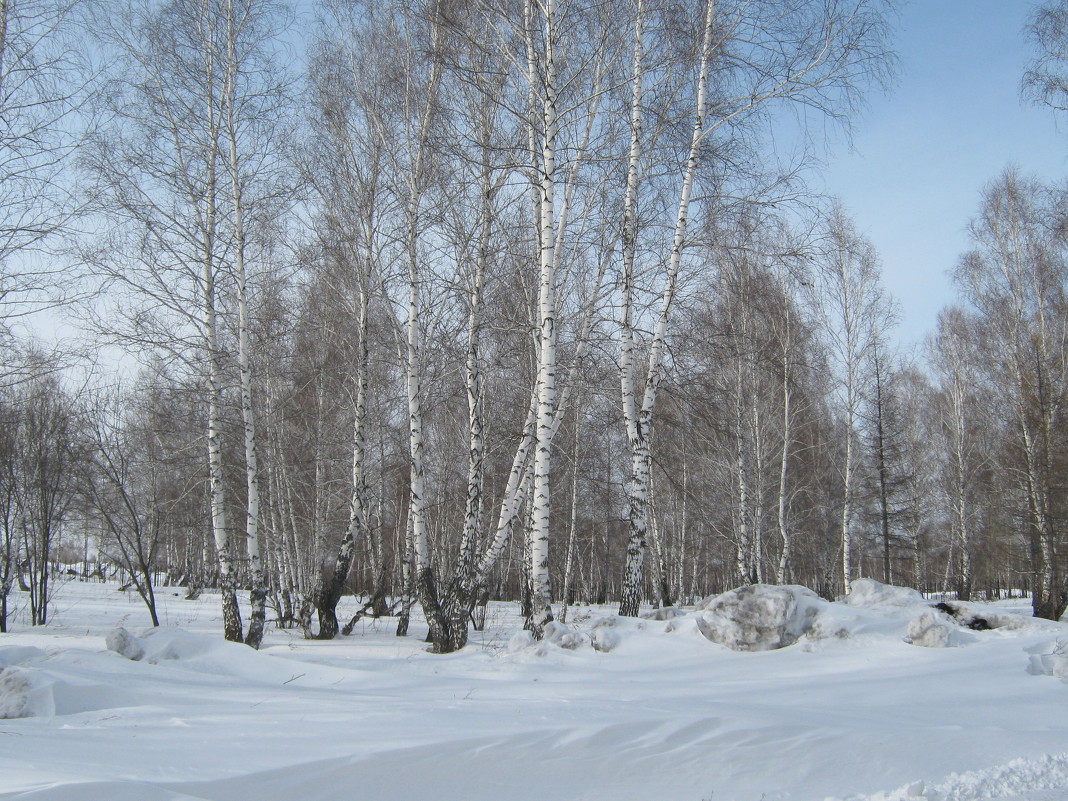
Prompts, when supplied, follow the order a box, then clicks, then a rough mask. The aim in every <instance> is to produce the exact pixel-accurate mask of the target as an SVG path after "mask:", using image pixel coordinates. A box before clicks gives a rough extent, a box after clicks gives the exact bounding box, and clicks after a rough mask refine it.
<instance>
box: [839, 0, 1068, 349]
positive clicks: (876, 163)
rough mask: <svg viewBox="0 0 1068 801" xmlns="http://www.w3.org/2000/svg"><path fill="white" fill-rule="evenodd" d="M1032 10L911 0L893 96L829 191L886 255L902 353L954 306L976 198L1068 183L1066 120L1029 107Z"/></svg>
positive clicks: (842, 152)
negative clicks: (1027, 177) (1010, 184)
mask: <svg viewBox="0 0 1068 801" xmlns="http://www.w3.org/2000/svg"><path fill="white" fill-rule="evenodd" d="M1035 5H1036V3H1033V2H1029V1H1028V0H911V2H909V3H908V4H907V5H906V6H904V7H903V9H902V10H901V13H900V16H899V17H898V20H897V23H896V25H895V36H894V46H895V49H896V50H897V53H898V56H899V58H900V64H899V70H898V78H897V81H896V85H895V86H894V87H893V88H892V89H891V90H890V91H889V92H888V93H887V94H885V95H881V94H872V95H871V96H870V97H869V101H868V105H869V107H868V109H867V110H866V111H865V112H864V113H862V114H861V115H860V116H859V117H858V118H857V119H856V120H855V123H854V131H853V142H852V150H851V149H850V148H849V146H847V145H845V144H842V145H840V146H838V147H836V148H834V149H833V150H832V152H831V155H830V156H829V158H828V160H827V169H826V170H825V171H824V174H823V177H822V181H823V182H824V184H825V188H826V190H827V191H828V192H831V193H833V194H836V195H838V196H839V197H840V198H841V199H842V201H843V203H844V204H845V206H846V208H847V209H848V210H849V211H850V212H851V214H852V215H853V218H854V220H855V221H856V224H857V227H858V228H859V229H860V230H861V231H862V232H863V233H865V234H866V235H867V236H868V237H869V238H870V239H871V240H872V241H873V242H874V243H875V246H876V248H877V249H878V250H879V253H880V256H881V259H882V263H883V280H884V283H885V284H886V286H887V288H888V289H889V290H890V292H891V293H892V294H893V295H894V297H895V298H897V299H898V301H899V302H900V304H901V307H902V312H903V314H902V325H901V330H900V331H899V339H900V341H901V343H902V344H903V345H904V346H906V347H907V346H911V345H914V344H917V343H920V342H922V341H923V338H924V337H925V336H926V335H927V334H928V333H930V332H933V331H934V326H935V320H936V317H937V314H938V310H939V309H940V308H942V306H944V305H946V304H947V303H950V302H953V301H954V297H955V293H954V290H953V287H952V282H951V280H950V278H949V275H948V271H949V270H950V269H952V267H953V265H954V264H955V263H956V261H957V259H958V257H959V255H960V254H961V253H962V252H963V251H964V250H966V249H967V248H968V236H967V232H966V226H967V224H968V220H969V219H970V218H971V217H972V216H973V215H974V214H975V212H976V211H977V209H978V203H979V192H980V190H981V189H982V187H983V186H984V185H985V184H986V183H988V182H989V181H991V180H992V179H993V178H995V177H996V176H997V175H998V174H999V173H1000V172H1001V171H1002V170H1003V169H1004V168H1005V167H1006V166H1008V165H1009V164H1015V165H1017V166H1018V167H1020V168H1021V169H1022V170H1023V171H1025V172H1027V173H1033V174H1036V175H1038V176H1040V177H1042V178H1044V179H1046V180H1052V181H1059V180H1061V179H1063V178H1065V177H1066V176H1068V119H1063V120H1057V119H1055V118H1054V116H1053V113H1052V112H1050V111H1047V110H1045V109H1040V108H1037V107H1035V106H1032V105H1029V104H1027V103H1025V102H1024V101H1022V100H1021V99H1020V91H1019V87H1020V78H1021V77H1022V75H1023V72H1024V69H1025V68H1026V65H1027V63H1028V61H1029V60H1030V58H1031V53H1032V51H1031V47H1030V44H1029V43H1028V42H1027V41H1026V39H1025V37H1024V34H1023V28H1024V26H1025V24H1026V23H1027V20H1028V18H1029V16H1030V13H1031V11H1032V9H1033V8H1034V7H1035Z"/></svg>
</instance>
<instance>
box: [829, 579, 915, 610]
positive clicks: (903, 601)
mask: <svg viewBox="0 0 1068 801" xmlns="http://www.w3.org/2000/svg"><path fill="white" fill-rule="evenodd" d="M842 600H843V601H844V602H845V603H847V604H849V605H850V606H912V605H914V604H925V603H927V602H926V600H924V597H923V595H921V594H920V593H919V592H918V591H917V590H914V589H912V588H910V587H893V586H891V585H889V584H883V583H882V582H879V581H876V580H875V579H870V578H859V579H854V580H853V581H852V582H850V587H849V593H848V594H847V595H846V596H845V598H843V599H842Z"/></svg>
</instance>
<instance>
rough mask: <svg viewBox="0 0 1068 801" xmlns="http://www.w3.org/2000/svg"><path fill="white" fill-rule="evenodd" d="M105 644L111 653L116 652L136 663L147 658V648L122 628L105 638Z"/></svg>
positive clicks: (109, 633)
mask: <svg viewBox="0 0 1068 801" xmlns="http://www.w3.org/2000/svg"><path fill="white" fill-rule="evenodd" d="M104 644H105V645H106V646H107V649H108V650H109V651H114V652H115V653H117V654H119V655H120V656H125V657H126V658H127V659H131V660H133V661H134V662H137V661H140V660H141V659H144V657H145V647H144V645H142V644H141V640H139V639H138V638H137V637H134V636H133V635H132V634H130V632H128V631H127V630H126V629H124V628H123V627H122V626H119V627H118V628H117V629H113V630H112V631H110V632H108V635H107V637H105V638H104Z"/></svg>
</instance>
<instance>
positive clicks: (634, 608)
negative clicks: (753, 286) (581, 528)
mask: <svg viewBox="0 0 1068 801" xmlns="http://www.w3.org/2000/svg"><path fill="white" fill-rule="evenodd" d="M714 9H715V2H714V0H707V2H706V4H705V16H704V34H703V41H702V46H701V63H700V67H699V72H698V79H697V97H696V102H695V108H694V125H693V132H692V135H691V138H690V149H689V153H688V155H687V158H686V168H685V171H684V172H683V179H682V187H681V189H680V191H679V203H678V212H677V215H676V218H675V231H674V235H673V237H672V243H671V255H670V257H669V259H668V265H667V273H666V275H665V277H664V288H663V292H662V293H661V298H660V314H659V317H658V319H657V324H656V329H655V330H654V332H653V339H652V342H651V343H650V346H649V357H648V363H647V367H646V376H645V383H644V392H643V393H642V403H641V408H640V409H635V408H634V406H635V405H636V404H635V401H636V388H635V386H634V383H635V382H634V380H633V368H632V373H631V375H632V378H631V380H630V382H629V383H630V394H631V398H632V400H631V402H630V409H631V412H630V413H631V415H632V417H633V418H634V419H633V423H632V424H631V425H630V427H629V428H630V431H629V435H628V439H629V440H630V444H631V483H630V493H629V494H630V498H629V508H630V514H631V532H630V541H629V542H628V544H627V562H626V566H625V567H624V572H623V588H622V599H621V601H620V607H619V613H620V614H621V615H629V616H636V615H637V614H638V607H639V604H640V603H641V588H642V574H643V569H644V562H645V549H646V532H647V531H648V527H649V523H648V497H649V475H650V464H651V461H650V453H649V436H650V432H651V427H652V418H653V411H654V408H655V406H656V396H657V391H658V390H659V387H660V378H661V372H662V354H663V350H664V347H665V346H666V340H667V326H668V318H669V316H670V313H671V308H672V305H673V304H674V300H675V293H676V291H677V288H678V286H677V283H678V274H679V267H680V265H681V263H682V252H683V248H684V247H685V244H686V229H687V225H688V222H689V213H690V195H691V193H692V191H693V182H694V177H695V175H696V173H697V165H698V162H699V154H700V146H701V141H702V139H703V138H704V134H705V113H706V110H705V105H706V103H705V95H706V92H707V87H708V71H709V62H710V61H711V56H712V49H713V21H714V19H715V13H714ZM637 32H638V36H637V39H638V42H639V43H638V44H636V47H635V53H636V55H635V62H636V69H635V80H637V81H640V80H641V75H640V58H641V50H640V39H641V27H640V14H639V26H638V27H637ZM640 95H641V90H640V87H637V88H635V91H634V96H636V97H637V98H638V101H637V102H638V104H639V105H640ZM631 129H632V145H633V142H634V139H635V137H637V138H638V139H639V140H640V130H641V116H640V111H639V110H638V109H635V110H634V111H632V123H631ZM631 158H632V164H633V159H634V158H636V154H635V152H634V151H633V149H632V153H631ZM634 180H635V181H636V180H637V178H636V177H635V179H634ZM629 181H630V175H629V170H628V182H629ZM635 186H636V184H635ZM628 190H629V187H628ZM635 191H636V190H635ZM631 263H632V264H633V260H631ZM626 283H627V282H625V284H626ZM628 305H630V304H628ZM632 313H633V312H631V314H632ZM628 320H630V318H628ZM632 325H633V322H632V320H631V321H629V322H628V323H627V325H626V326H625V327H627V328H629V329H630V330H631V331H632V330H633V328H632ZM631 336H632V335H631ZM627 383H628V382H627V380H626V379H624V386H626V384H627ZM625 394H626V389H624V395H625ZM624 408H625V409H626V408H627V401H626V400H625V399H624Z"/></svg>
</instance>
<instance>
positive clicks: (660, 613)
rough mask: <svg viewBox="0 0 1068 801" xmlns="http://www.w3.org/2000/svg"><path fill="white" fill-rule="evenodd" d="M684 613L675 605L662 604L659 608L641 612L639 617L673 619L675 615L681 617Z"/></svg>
mask: <svg viewBox="0 0 1068 801" xmlns="http://www.w3.org/2000/svg"><path fill="white" fill-rule="evenodd" d="M685 614H686V613H685V612H683V611H682V610H681V609H679V608H678V607H677V606H662V607H660V608H659V609H652V610H650V611H648V612H643V613H642V614H641V615H640V617H641V619H642V620H674V619H675V618H677V617H682V616H683V615H685Z"/></svg>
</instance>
